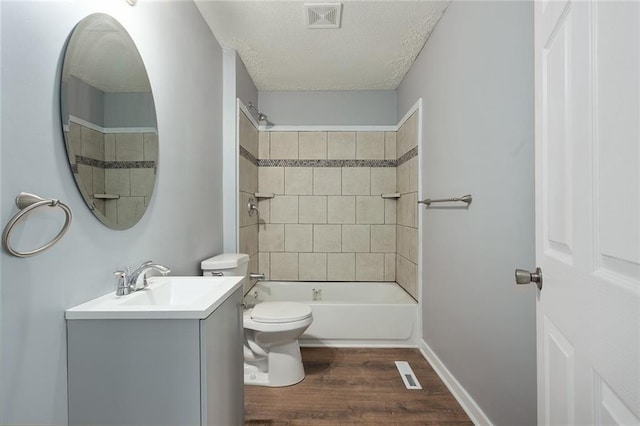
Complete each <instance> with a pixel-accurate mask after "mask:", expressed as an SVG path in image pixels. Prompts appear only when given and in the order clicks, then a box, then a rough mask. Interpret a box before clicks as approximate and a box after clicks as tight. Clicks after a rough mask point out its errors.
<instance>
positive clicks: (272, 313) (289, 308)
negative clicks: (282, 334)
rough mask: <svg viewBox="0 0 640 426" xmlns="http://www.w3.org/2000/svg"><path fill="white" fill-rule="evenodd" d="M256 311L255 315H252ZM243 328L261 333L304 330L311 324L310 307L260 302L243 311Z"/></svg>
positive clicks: (288, 303)
mask: <svg viewBox="0 0 640 426" xmlns="http://www.w3.org/2000/svg"><path fill="white" fill-rule="evenodd" d="M256 309H257V311H258V312H257V313H254V312H255V311H256ZM242 322H243V327H244V328H245V329H248V330H254V331H263V332H279V331H291V330H296V329H299V328H306V327H308V326H309V325H310V324H311V323H312V322H313V316H312V313H311V307H310V306H309V305H304V304H302V303H295V302H262V303H258V304H257V305H256V306H255V307H254V308H252V309H249V310H247V311H244V313H243V316H242Z"/></svg>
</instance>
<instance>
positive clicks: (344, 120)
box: [258, 90, 398, 126]
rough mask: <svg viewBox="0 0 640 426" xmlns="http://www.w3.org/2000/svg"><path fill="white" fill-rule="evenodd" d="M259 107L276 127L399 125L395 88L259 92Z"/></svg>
mask: <svg viewBox="0 0 640 426" xmlns="http://www.w3.org/2000/svg"><path fill="white" fill-rule="evenodd" d="M258 95H259V101H260V103H259V104H260V110H261V111H262V112H263V113H265V114H266V115H267V116H268V117H269V121H271V122H272V123H273V124H275V125H277V126H296V125H300V126H321V125H327V126H332V125H345V126H349V125H354V126H357V125H391V126H395V125H396V124H398V119H397V115H398V112H397V111H398V110H397V98H396V91H395V90H380V91H338V92H259V94H258Z"/></svg>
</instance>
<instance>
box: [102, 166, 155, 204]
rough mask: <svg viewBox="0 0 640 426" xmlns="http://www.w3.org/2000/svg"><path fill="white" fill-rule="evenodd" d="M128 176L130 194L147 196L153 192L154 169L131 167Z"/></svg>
mask: <svg viewBox="0 0 640 426" xmlns="http://www.w3.org/2000/svg"><path fill="white" fill-rule="evenodd" d="M129 177H130V179H131V195H132V196H140V197H148V196H150V195H151V194H152V193H153V187H154V185H155V182H156V173H155V169H131V170H129ZM94 184H95V181H94Z"/></svg>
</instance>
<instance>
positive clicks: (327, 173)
mask: <svg viewBox="0 0 640 426" xmlns="http://www.w3.org/2000/svg"><path fill="white" fill-rule="evenodd" d="M341 191H342V171H341V169H340V167H314V168H313V195H340V194H341Z"/></svg>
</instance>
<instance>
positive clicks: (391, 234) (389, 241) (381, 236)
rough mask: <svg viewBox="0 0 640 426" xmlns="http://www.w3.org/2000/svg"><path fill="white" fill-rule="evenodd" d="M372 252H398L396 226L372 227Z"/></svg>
mask: <svg viewBox="0 0 640 426" xmlns="http://www.w3.org/2000/svg"><path fill="white" fill-rule="evenodd" d="M371 251H372V252H377V253H395V252H396V225H371Z"/></svg>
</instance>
